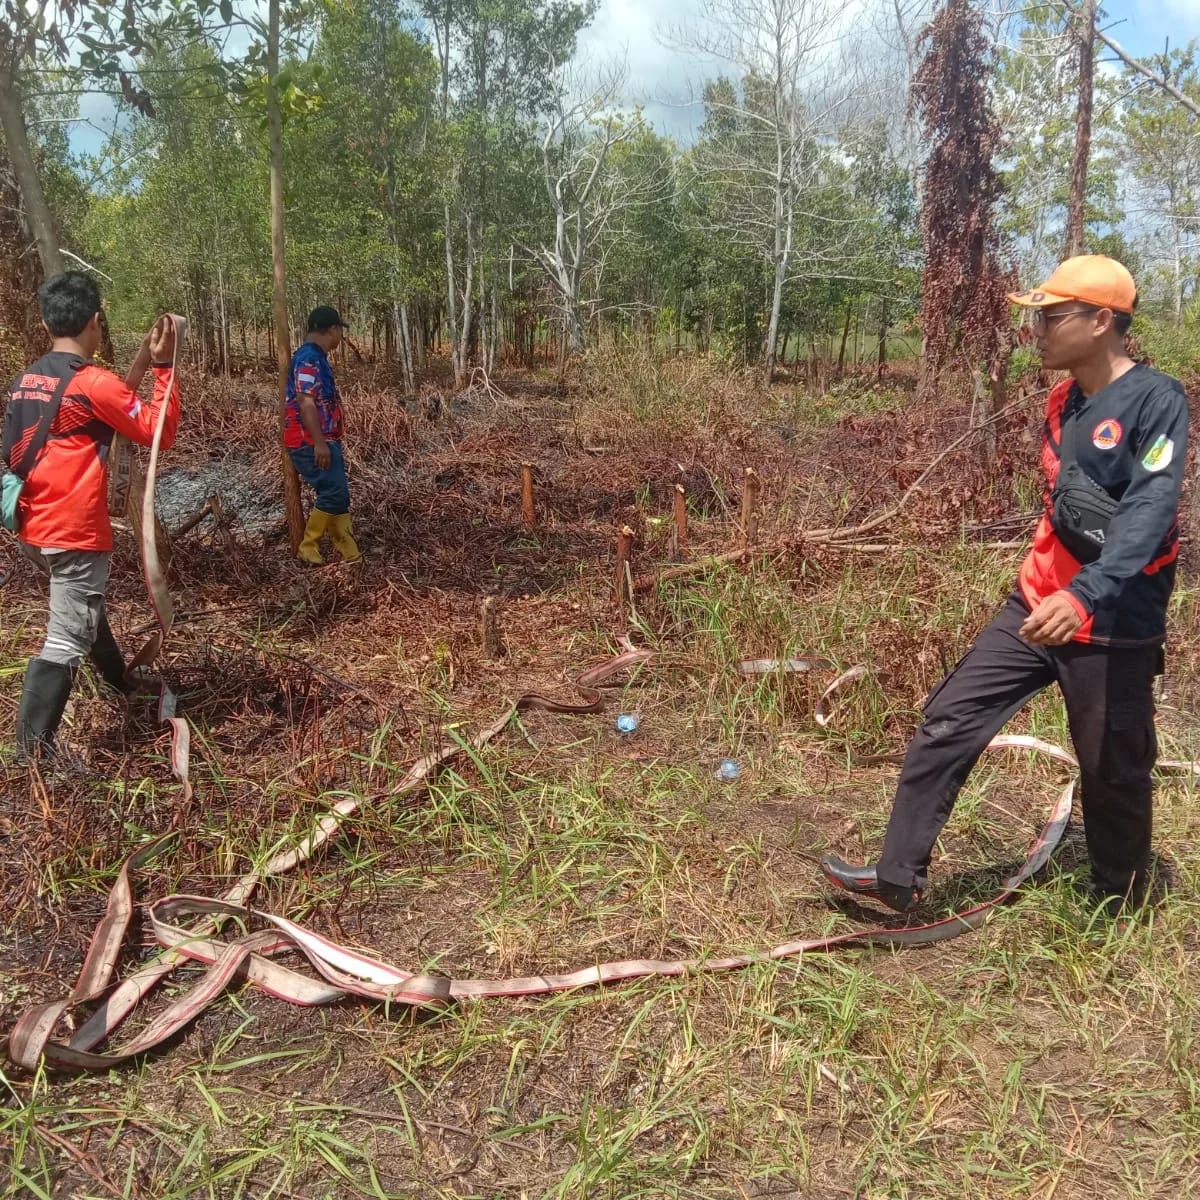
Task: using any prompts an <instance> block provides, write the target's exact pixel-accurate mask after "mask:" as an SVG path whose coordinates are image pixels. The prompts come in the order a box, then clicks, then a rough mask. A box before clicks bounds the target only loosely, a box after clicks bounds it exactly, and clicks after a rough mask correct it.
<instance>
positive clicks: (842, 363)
mask: <svg viewBox="0 0 1200 1200" xmlns="http://www.w3.org/2000/svg"><path fill="white" fill-rule="evenodd" d="M853 312H854V306H853V305H852V304H847V305H846V321H845V323H844V324H843V325H842V348H841V349H840V350H839V351H838V361H837V375H838V378H839V379H841V377H842V375H843V373H844V372H845V370H846V341H847V339H848V338H849V337H850V317H851V316H852V314H853Z"/></svg>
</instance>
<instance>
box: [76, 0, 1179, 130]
mask: <svg viewBox="0 0 1200 1200" xmlns="http://www.w3.org/2000/svg"><path fill="white" fill-rule="evenodd" d="M702 3H703V0H601V2H600V8H599V11H598V12H597V14H596V18H595V20H594V21H593V23H592V25H591V27H590V28H589V29H587V30H586V31H585V32H584V35H583V37H582V39H581V47H580V48H581V51H582V58H583V60H584V62H585V63H586V64H591V65H602V64H604V63H609V62H613V61H618V60H622V59H623V60H624V61H625V62H626V63H627V66H628V93H629V98H630V99H631V100H633V101H636V102H638V103H641V104H643V105H644V106H645V109H646V114H647V116H648V117H649V119H650V120H651V121H652V122H653V124H654V126H655V127H656V128H657V129H659V130H660V131H662V132H664V133H668V134H671V135H673V136H675V137H677V138H679V139H680V140H682V141H687V140H688V139H689V137H690V135H691V134H692V132H693V131H694V130H695V128H696V126H697V125H698V124H699V122H700V119H701V116H700V108H699V105H698V104H696V103H689V97H692V96H696V95H698V94H699V92H700V88H701V84H702V81H703V78H704V76H705V75H706V74H709V73H712V72H713V67H712V65H711V64H706V63H704V62H702V61H697V60H696V59H695V58H693V57H691V56H689V55H686V54H684V53H681V52H680V51H679V50H677V49H674V48H672V47H671V46H670V45H669V44H668V42H669V40H670V39H669V36H668V35H669V32H670V29H671V27H673V26H674V27H679V26H688V25H692V26H695V25H696V24H698V23H699V20H700V13H701V11H702V8H701V6H702ZM1104 8H1105V11H1106V12H1107V13H1108V20H1107V22H1106V23H1105V28H1106V29H1107V30H1108V31H1109V32H1110V33H1111V35H1112V36H1113V37H1114V38H1115V39H1116V40H1117V41H1118V42H1120V43H1121V45H1122V46H1124V47H1125V49H1127V50H1129V51H1130V52H1131V53H1134V54H1137V55H1146V54H1153V53H1156V52H1158V51H1160V50H1162V48H1163V46H1164V44H1165V42H1166V40H1167V39H1168V38H1169V39H1170V42H1171V45H1172V46H1182V45H1184V44H1185V43H1186V42H1187V41H1188V40H1189V39H1191V38H1193V37H1195V38H1200V0H1106V2H1105V3H1104ZM111 113H112V109H111V106H110V105H109V104H108V102H107V101H104V100H102V99H98V98H95V97H92V98H88V99H86V100H85V105H84V109H83V115H85V116H88V117H90V118H92V119H93V121H94V123H95V124H98V125H101V126H104V125H106V124H108V123H109V122H110V121H111ZM71 140H72V144H73V146H74V147H75V148H76V149H78V150H86V151H91V152H94V151H95V150H96V149H98V148H99V145H100V143H101V135H100V133H98V132H97V131H96V130H95V129H94V128H93V127H91V126H88V125H81V126H77V127H76V128H75V130H74V132H73V134H72V139H71Z"/></svg>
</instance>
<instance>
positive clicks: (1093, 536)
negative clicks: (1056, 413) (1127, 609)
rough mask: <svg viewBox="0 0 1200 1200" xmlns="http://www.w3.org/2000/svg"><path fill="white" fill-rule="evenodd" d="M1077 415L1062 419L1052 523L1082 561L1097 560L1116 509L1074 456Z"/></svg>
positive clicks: (1052, 504) (1052, 493) (1051, 504)
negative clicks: (1065, 419)
mask: <svg viewBox="0 0 1200 1200" xmlns="http://www.w3.org/2000/svg"><path fill="white" fill-rule="evenodd" d="M1078 422H1079V418H1078V415H1077V414H1075V413H1072V414H1071V417H1070V419H1069V420H1067V421H1064V422H1062V426H1061V429H1062V432H1061V436H1060V438H1059V455H1058V457H1059V466H1058V479H1057V480H1056V481H1055V484H1054V491H1052V492H1051V493H1050V524H1051V525H1053V526H1054V532H1055V533H1056V534H1058V540H1059V541H1060V542H1062V544H1063V545H1064V546H1066V548H1067V549H1068V550H1069V551H1070V552H1071V553H1072V554H1073V555H1074V556H1075V557H1076V558H1077V559H1078V560H1079V561H1080V562H1081V563H1090V562H1095V561H1096V559H1098V558H1099V557H1100V552H1101V551H1102V550H1103V549H1104V543H1105V542H1106V541H1107V540H1108V526H1109V522H1110V521H1111V520H1112V518H1113V514H1114V513H1115V512H1116V511H1117V504H1118V501H1116V500H1114V499H1113V498H1112V497H1111V496H1110V495H1109V494H1108V493H1107V492H1106V491H1105V490H1104V489H1103V488H1102V487H1101V486H1100V485H1099V484H1098V483H1097V482H1096V481H1095V480H1094V479H1093V478H1092V477H1091V476H1090V475H1089V474H1088V473H1087V472H1086V471H1085V470H1084V469H1083V468H1082V467H1081V466H1080V465H1079V461H1078V459H1077V458H1076V456H1075V432H1076V429H1075V427H1076V425H1077V424H1078Z"/></svg>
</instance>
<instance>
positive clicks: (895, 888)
mask: <svg viewBox="0 0 1200 1200" xmlns="http://www.w3.org/2000/svg"><path fill="white" fill-rule="evenodd" d="M821 874H822V875H824V876H825V878H826V879H828V880H829V882H830V883H832V884H833V886H834V887H839V888H841V889H842V891H843V892H849V893H850V895H852V896H869V897H870V898H871V899H872V900H878V901H880V902H881V903H883V904H886V905H887V906H888V908H892V909H895V910H896V912H901V913H906V912H912V910H913V909H914V908H916V907H917V905H918V904H920V903H921V889H920V888H919V887H916V886H914V885H911V884H910V885H909V886H908V887H903V886H901V885H900V884H898V883H888V882H887V880H886V879H880V878H879V876H878V875H877V874H876V873H875V868H874V867H872V866H861V867H856V866H854V865H853V864H851V863H848V862H843V861H842V860H841V859H840V858H838V857H837V855H836V854H827V855H825V857H824V858H823V859H821Z"/></svg>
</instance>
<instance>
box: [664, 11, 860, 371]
mask: <svg viewBox="0 0 1200 1200" xmlns="http://www.w3.org/2000/svg"><path fill="white" fill-rule="evenodd" d="M857 12H858V6H857V5H855V4H853V3H852V2H851V0H703V3H702V4H701V20H700V21H699V22H698V23H696V25H695V26H694V28H691V29H688V30H681V31H676V32H675V33H674V34H673V40H674V42H675V43H676V45H678V46H679V47H680V48H682V49H687V50H690V51H692V52H693V53H696V54H700V55H704V56H707V57H710V58H715V59H717V60H719V61H723V62H725V63H727V64H729V65H730V66H731V67H733V68H734V69H735V70H736V72H737V73H738V75H739V77H740V81H741V87H740V90H728V89H727V90H721V89H714V88H710V89H708V92H707V94H706V96H705V104H706V107H707V109H708V111H709V114H710V117H715V118H716V121H717V123H718V124H723V125H725V126H727V127H728V131H727V133H726V134H725V135H724V136H720V137H716V138H709V139H707V145H706V147H705V153H704V156H703V157H702V158H700V159H698V161H697V169H698V170H700V171H702V172H706V173H708V174H709V175H710V176H713V177H715V178H717V179H718V180H719V181H720V182H721V183H722V185H723V190H724V192H725V194H726V195H727V197H728V198H729V211H728V212H725V213H723V214H722V222H723V224H725V225H726V228H725V229H724V230H723V236H727V237H732V238H733V239H734V240H735V241H737V242H741V243H742V244H746V245H750V246H752V247H754V249H755V250H756V252H757V253H758V254H760V255H761V256H762V257H763V258H764V259H765V260H766V262H767V264H768V266H769V269H770V282H769V286H770V296H769V300H768V313H767V328H766V331H765V335H764V338H763V349H762V359H761V361H762V370H763V375H764V377H765V378H766V379H767V380H768V381H769V380H770V379H771V378H772V376H773V375H774V371H775V361H776V354H777V345H778V340H779V319H780V310H781V307H782V300H783V292H784V287H785V285H786V284H787V282H788V280H789V279H791V278H793V277H795V276H796V260H797V256H798V251H801V255H800V256H801V257H802V258H803V260H804V268H803V270H804V273H805V274H809V275H815V276H818V277H825V276H824V273H823V270H822V268H821V264H822V263H825V262H828V263H841V264H844V263H845V261H846V259H847V257H849V255H848V254H847V253H846V248H847V247H848V246H849V245H850V244H851V242H852V240H853V232H852V224H853V223H852V222H850V221H846V222H842V223H840V224H839V223H838V222H836V221H834V222H831V221H830V220H829V217H828V214H827V213H825V212H823V211H822V207H823V206H822V205H821V204H820V202H819V196H820V194H821V193H822V192H823V191H824V189H825V188H826V187H827V186H828V182H829V181H828V170H827V166H828V163H827V158H826V154H827V146H828V142H829V141H830V140H831V138H832V137H834V136H836V135H837V134H838V133H839V132H840V131H841V130H842V129H844V128H845V127H846V125H847V124H848V121H849V113H850V107H851V100H852V98H853V97H854V95H855V86H854V80H853V79H852V78H851V72H852V70H853V69H854V66H853V60H851V59H850V58H849V56H847V55H846V54H843V53H842V50H843V47H844V44H845V41H844V40H845V38H846V36H847V34H848V33H849V30H850V18H851V16H852V15H857ZM801 219H804V221H805V225H806V229H810V230H813V231H814V232H815V231H820V233H819V234H817V235H816V237H815V239H814V238H813V237H811V236H810V237H809V238H806V240H805V244H804V245H803V247H802V248H801V247H798V245H797V235H798V228H797V227H798V222H799V221H800V220H801ZM822 243H823V244H822Z"/></svg>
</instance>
